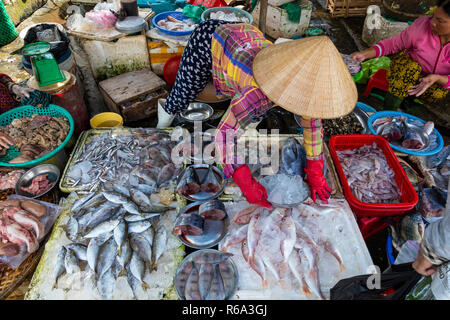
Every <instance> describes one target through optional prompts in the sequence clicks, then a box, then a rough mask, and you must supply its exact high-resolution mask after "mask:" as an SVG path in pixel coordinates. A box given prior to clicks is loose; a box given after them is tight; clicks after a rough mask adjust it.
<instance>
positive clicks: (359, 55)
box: [350, 51, 368, 62]
mask: <svg viewBox="0 0 450 320" xmlns="http://www.w3.org/2000/svg"><path fill="white" fill-rule="evenodd" d="M350 55H351V57H352V58H353V59H355V60H357V61H359V62H363V61H364V60H367V58H368V57H367V55H366V53H365V52H364V51H357V52H353V53H352V54H350Z"/></svg>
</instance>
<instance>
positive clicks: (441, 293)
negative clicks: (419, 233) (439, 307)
mask: <svg viewBox="0 0 450 320" xmlns="http://www.w3.org/2000/svg"><path fill="white" fill-rule="evenodd" d="M431 278H432V282H431V291H432V292H433V295H434V297H435V298H436V299H437V300H450V263H449V262H447V263H444V264H441V265H440V266H439V268H437V270H436V272H435V273H433V274H432V275H431Z"/></svg>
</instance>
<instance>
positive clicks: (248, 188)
mask: <svg viewBox="0 0 450 320" xmlns="http://www.w3.org/2000/svg"><path fill="white" fill-rule="evenodd" d="M233 180H234V182H236V184H237V185H238V186H239V188H240V189H241V191H242V193H243V194H244V196H245V198H246V199H247V201H248V202H249V203H252V204H257V205H259V206H261V207H266V208H268V209H269V210H272V209H273V207H272V205H271V204H270V203H269V202H268V201H267V190H266V188H264V187H263V186H262V185H261V184H260V183H258V182H257V181H256V180H255V178H253V177H252V174H251V172H250V168H249V167H248V166H247V165H246V164H244V165H242V166H240V167H239V168H238V169H236V170H235V171H234V173H233Z"/></svg>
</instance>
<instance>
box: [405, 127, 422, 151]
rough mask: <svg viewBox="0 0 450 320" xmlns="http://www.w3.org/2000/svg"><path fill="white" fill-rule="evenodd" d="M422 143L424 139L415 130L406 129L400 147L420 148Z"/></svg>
mask: <svg viewBox="0 0 450 320" xmlns="http://www.w3.org/2000/svg"><path fill="white" fill-rule="evenodd" d="M424 145H425V141H424V140H423V138H422V136H421V135H420V134H419V133H418V132H417V131H416V130H408V131H407V132H406V134H405V137H404V138H403V141H402V147H404V148H407V149H420V148H422V147H423V146H424Z"/></svg>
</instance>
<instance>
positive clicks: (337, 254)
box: [318, 239, 345, 272]
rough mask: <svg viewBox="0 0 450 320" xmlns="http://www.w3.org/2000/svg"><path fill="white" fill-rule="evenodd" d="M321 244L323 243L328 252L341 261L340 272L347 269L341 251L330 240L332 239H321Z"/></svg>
mask: <svg viewBox="0 0 450 320" xmlns="http://www.w3.org/2000/svg"><path fill="white" fill-rule="evenodd" d="M318 244H319V245H321V246H322V247H323V248H324V249H325V251H326V252H328V253H329V254H331V255H332V256H333V257H334V258H335V259H336V261H337V262H338V263H339V270H340V272H342V271H344V270H345V266H344V263H343V261H342V256H341V254H340V252H339V251H338V250H337V249H336V248H335V247H334V246H333V244H332V243H331V242H330V240H328V239H327V240H321V241H319V242H318Z"/></svg>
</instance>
